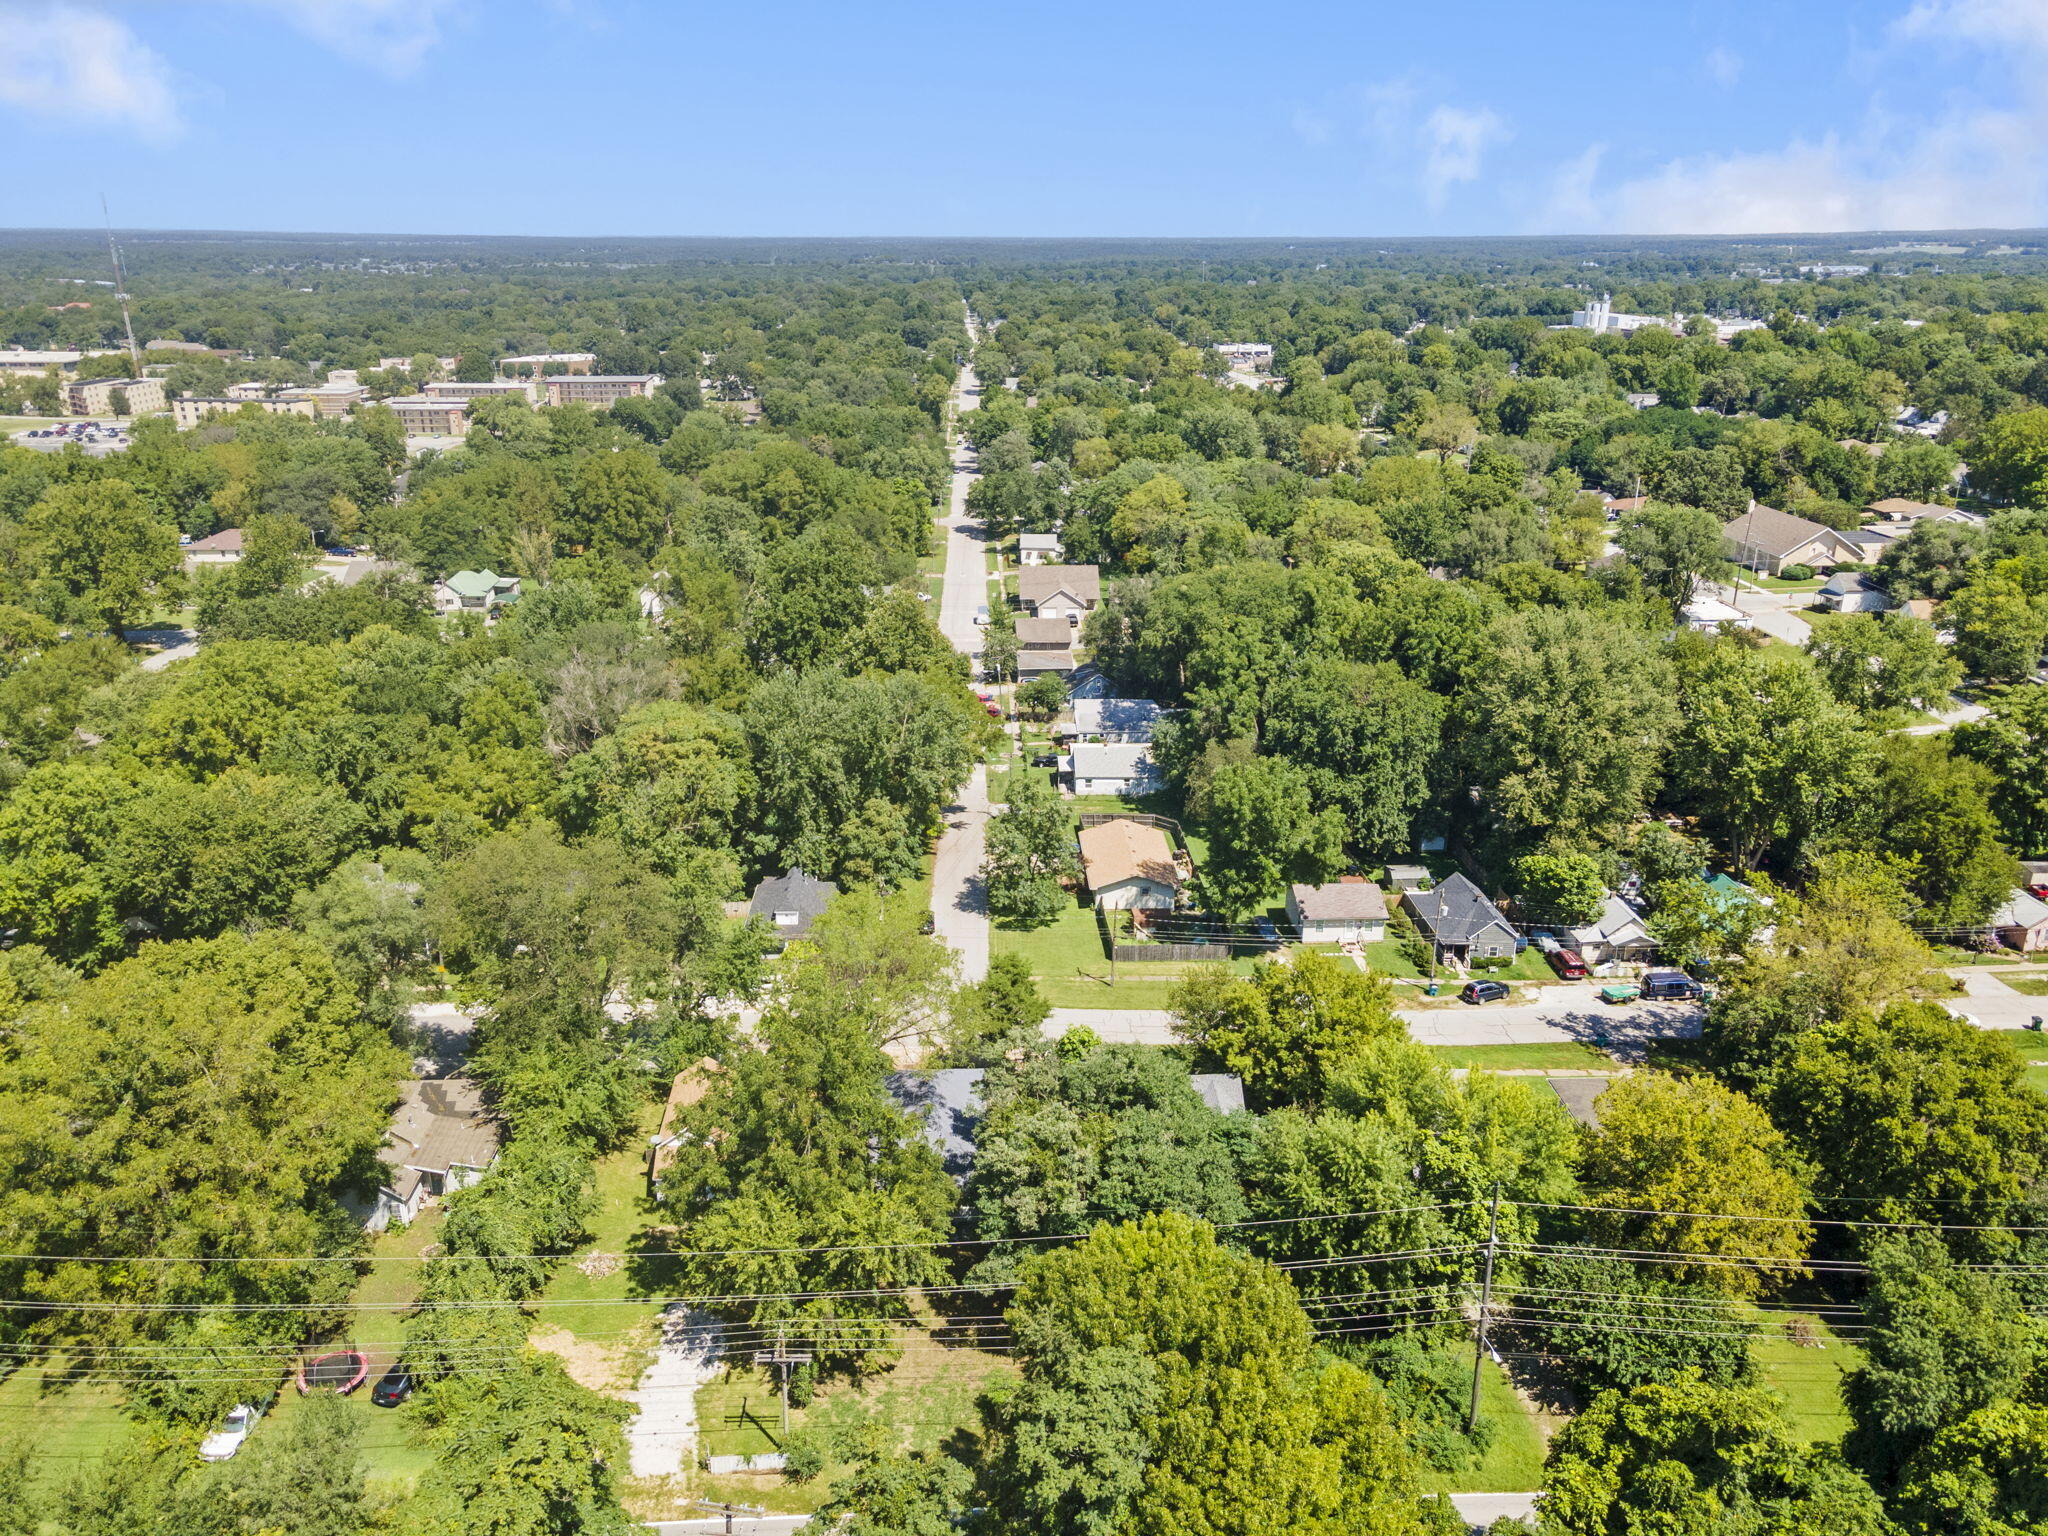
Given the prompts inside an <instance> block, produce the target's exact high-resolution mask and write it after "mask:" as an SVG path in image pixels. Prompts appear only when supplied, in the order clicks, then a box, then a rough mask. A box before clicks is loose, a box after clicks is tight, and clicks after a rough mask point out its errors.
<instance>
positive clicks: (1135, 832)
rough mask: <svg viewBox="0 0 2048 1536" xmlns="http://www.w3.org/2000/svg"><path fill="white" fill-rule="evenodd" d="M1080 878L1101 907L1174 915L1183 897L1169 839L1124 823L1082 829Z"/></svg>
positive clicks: (1155, 830) (1153, 829)
mask: <svg viewBox="0 0 2048 1536" xmlns="http://www.w3.org/2000/svg"><path fill="white" fill-rule="evenodd" d="M1081 874H1082V878H1084V879H1085V880H1086V881H1087V882H1088V889H1089V891H1090V892H1091V893H1092V894H1093V896H1094V897H1095V905H1096V906H1098V907H1109V908H1117V909H1129V908H1138V907H1142V908H1148V909H1151V910H1155V911H1158V910H1166V911H1170V910H1171V909H1172V907H1173V904H1174V901H1175V900H1176V898H1178V896H1179V895H1180V866H1179V865H1178V864H1177V863H1175V862H1174V857H1173V844H1172V843H1170V842H1168V841H1167V838H1166V834H1165V833H1164V832H1162V831H1160V830H1159V829H1158V828H1157V827H1148V826H1146V825H1145V824H1144V823H1142V822H1137V821H1130V820H1127V819H1125V818H1123V817H1118V818H1117V819H1116V820H1115V821H1105V822H1103V823H1102V824H1101V825H1099V826H1093V827H1083V828H1082V829H1081Z"/></svg>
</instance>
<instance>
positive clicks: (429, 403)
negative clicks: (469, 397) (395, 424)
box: [384, 395, 469, 437]
mask: <svg viewBox="0 0 2048 1536" xmlns="http://www.w3.org/2000/svg"><path fill="white" fill-rule="evenodd" d="M384 403H385V404H386V405H388V406H390V407H391V409H392V410H394V411H396V412H397V413H398V421H399V425H401V426H403V427H404V428H405V435H406V436H407V437H460V436H462V434H463V433H465V432H467V431H468V430H469V403H468V402H467V401H464V400H441V399H437V398H435V397H434V396H432V395H399V396H397V397H396V398H395V399H391V400H386V401H385V402H384Z"/></svg>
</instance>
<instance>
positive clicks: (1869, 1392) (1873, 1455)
mask: <svg viewBox="0 0 2048 1536" xmlns="http://www.w3.org/2000/svg"><path fill="white" fill-rule="evenodd" d="M1869 1264H1870V1275H1871V1278H1870V1288H1869V1290H1868V1291H1867V1292H1866V1293H1865V1294H1864V1297H1863V1315H1864V1319H1865V1321H1866V1324H1867V1327H1866V1329H1865V1333H1864V1339H1863V1363H1862V1364H1861V1365H1859V1366H1857V1367H1856V1369H1855V1370H1853V1371H1851V1372H1850V1373H1849V1374H1848V1375H1847V1376H1845V1377H1844V1378H1843V1379H1842V1401H1843V1402H1844V1403H1845V1404H1846V1405H1847V1407H1848V1409H1849V1416H1850V1418H1851V1419H1852V1420H1854V1422H1855V1428H1854V1429H1852V1430H1851V1431H1850V1434H1849V1438H1848V1442H1847V1446H1846V1449H1847V1453H1848V1455H1849V1456H1850V1457H1851V1458H1852V1459H1853V1460H1854V1461H1855V1462H1856V1463H1857V1464H1858V1465H1859V1466H1861V1467H1862V1468H1863V1470H1864V1471H1865V1472H1866V1473H1868V1474H1869V1475H1870V1476H1871V1477H1872V1478H1873V1479H1875V1480H1877V1481H1878V1482H1879V1483H1881V1484H1885V1485H1889V1484H1890V1483H1891V1482H1892V1481H1893V1480H1894V1478H1895V1477H1896V1475H1897V1473H1898V1471H1899V1468H1900V1467H1901V1466H1902V1465H1903V1464H1904V1463H1905V1462H1906V1461H1907V1460H1909V1459H1910V1458H1912V1457H1913V1456H1915V1455H1917V1454H1919V1452H1920V1451H1922V1450H1923V1449H1924V1448H1925V1447H1926V1446H1927V1444H1928V1443H1929V1442H1930V1441H1931V1440H1933V1438H1934V1437H1935V1435H1936V1434H1937V1433H1938V1432H1939V1431H1940V1430H1941V1429H1942V1428H1944V1427H1945V1426H1947V1425H1950V1424H1954V1423H1956V1422H1957V1421H1959V1420H1961V1419H1963V1418H1966V1417H1967V1416H1969V1415H1970V1414H1972V1413H1975V1412H1976V1411H1977V1410H1978V1409H1980V1408H1988V1407H1990V1406H1991V1405H1992V1404H1994V1403H1997V1402H2001V1401H2004V1400H2007V1399H2010V1398H2013V1397H2017V1396H2018V1395H2019V1393H2020V1390H2021V1388H2022V1387H2023V1386H2024V1384H2025V1382H2026V1379H2027V1374H2028V1372H2029V1371H2030V1370H2031V1369H2032V1368H2033V1366H2034V1364H2035V1362H2036V1360H2037V1359H2038V1358H2039V1355H2040V1349H2041V1345H2040V1341H2039V1339H2038V1337H2037V1333H2036V1330H2035V1327H2034V1324H2033V1321H2032V1319H2031V1318H2029V1317H2028V1315H2027V1309H2026V1306H2025V1305H2024V1303H2023V1302H2022V1301H2021V1300H2020V1298H2019V1297H2017V1296H2016V1295H2014V1294H2013V1292H2012V1289H2011V1287H2010V1286H2009V1285H2008V1284H2007V1283H2006V1281H2005V1280H2004V1279H2003V1278H2002V1277H2000V1276H1998V1275H1993V1274H1987V1273H1985V1272H1983V1271H1981V1270H1976V1269H1969V1268H1965V1267H1964V1266H1962V1265H1960V1264H1958V1263H1956V1262H1955V1260H1954V1259H1953V1258H1952V1257H1951V1256H1950V1255H1949V1252H1948V1250H1947V1249H1946V1248H1945V1247H1944V1246H1943V1245H1942V1243H1941V1240H1940V1239H1939V1237H1937V1236H1936V1235H1935V1234H1934V1233H1931V1232H1901V1233H1884V1234H1880V1235H1879V1236H1878V1237H1877V1238H1876V1239H1875V1240H1874V1241H1873V1242H1872V1243H1871V1245H1870V1250H1869Z"/></svg>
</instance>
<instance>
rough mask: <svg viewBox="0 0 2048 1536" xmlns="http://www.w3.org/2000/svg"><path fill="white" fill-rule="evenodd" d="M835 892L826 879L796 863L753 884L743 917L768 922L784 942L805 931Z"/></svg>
mask: <svg viewBox="0 0 2048 1536" xmlns="http://www.w3.org/2000/svg"><path fill="white" fill-rule="evenodd" d="M838 894H839V887H838V886H836V885H834V884H833V883H832V882H831V881H830V880H819V879H817V878H815V877H814V876H812V875H809V874H807V873H805V871H804V869H803V867H802V866H801V865H799V866H798V867H797V868H795V869H792V870H791V871H790V872H789V873H788V874H786V875H777V876H775V877H774V878H773V879H772V880H763V881H762V882H761V883H760V884H759V885H757V886H755V887H754V894H753V895H752V896H750V897H748V898H747V916H749V917H758V918H760V919H761V920H762V921H764V922H766V923H768V924H769V925H770V926H771V927H773V928H774V929H775V933H776V936H777V937H778V938H780V939H781V940H782V942H783V943H785V944H787V943H788V942H789V941H790V940H791V939H801V938H803V937H804V936H805V935H806V934H808V933H809V932H810V931H811V924H813V923H815V922H816V921H817V920H818V919H819V918H821V917H823V916H824V915H825V908H826V907H828V906H830V905H831V903H832V898H833V897H834V896H837V895H838Z"/></svg>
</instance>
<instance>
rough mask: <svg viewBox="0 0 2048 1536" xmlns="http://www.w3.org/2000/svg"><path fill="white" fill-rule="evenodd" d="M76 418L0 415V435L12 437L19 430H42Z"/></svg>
mask: <svg viewBox="0 0 2048 1536" xmlns="http://www.w3.org/2000/svg"><path fill="white" fill-rule="evenodd" d="M72 419H75V418H70V417H63V416H0V437H12V436H13V435H14V434H15V433H17V432H28V431H40V430H41V429H42V428H44V427H54V426H56V425H57V424H58V423H59V422H60V421H66V420H72Z"/></svg>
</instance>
